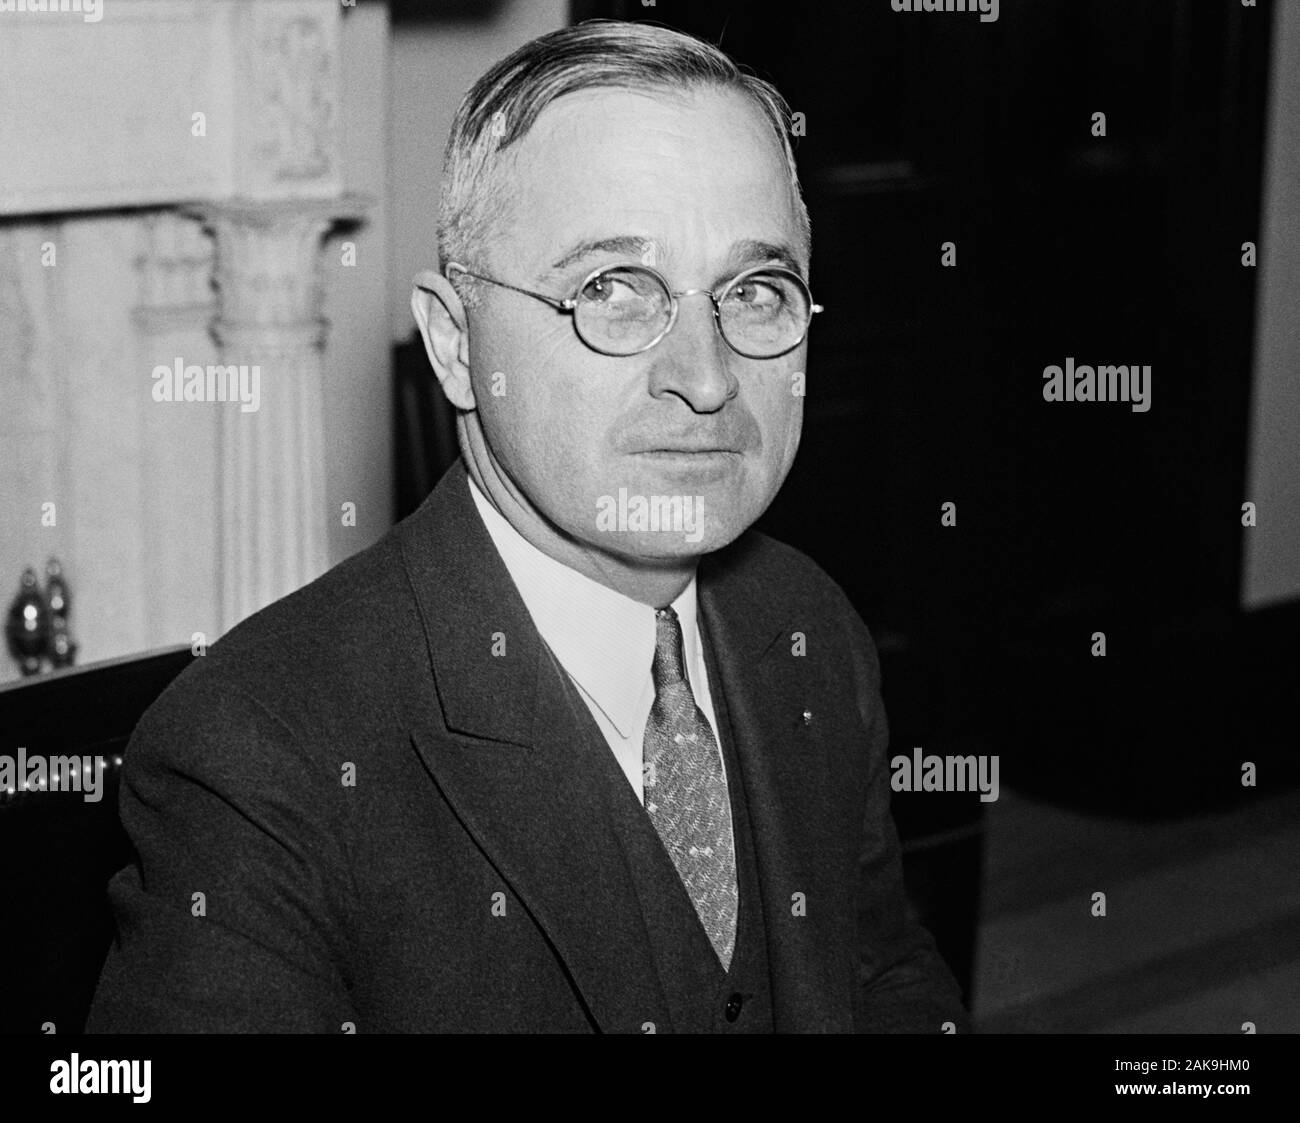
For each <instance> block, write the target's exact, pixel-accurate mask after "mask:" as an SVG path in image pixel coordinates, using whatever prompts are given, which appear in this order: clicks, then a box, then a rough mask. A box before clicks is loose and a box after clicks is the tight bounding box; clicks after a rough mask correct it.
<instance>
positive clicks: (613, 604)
mask: <svg viewBox="0 0 1300 1123" xmlns="http://www.w3.org/2000/svg"><path fill="white" fill-rule="evenodd" d="M787 116H788V110H787V108H786V106H785V104H784V102H783V101H782V100H781V99H780V96H779V95H778V94H777V93H776V92H775V90H773V89H772V88H771V87H770V86H767V85H766V84H764V83H761V82H759V81H757V80H756V79H753V78H750V77H746V76H744V75H742V74H741V73H740V72H739V71H738V70H737V69H736V68H735V67H734V66H733V64H732V63H731V62H730V61H729V60H728V59H727V58H726V57H725V56H724V55H722V54H721V53H720V52H718V51H716V50H715V49H713V48H712V47H709V46H707V45H706V44H703V43H700V42H697V41H696V40H694V39H691V38H689V37H687V36H683V35H680V34H677V33H675V32H671V31H667V30H664V29H659V28H652V27H646V26H642V25H636V24H606V23H589V24H583V25H580V26H578V27H576V28H569V29H566V30H564V31H560V32H557V33H555V34H552V35H549V36H546V37H544V38H542V39H540V40H536V41H534V42H532V43H530V44H527V45H526V46H525V47H523V48H521V49H520V50H519V51H518V52H516V53H515V54H514V55H512V56H511V57H510V58H508V59H506V60H504V61H503V62H502V63H500V64H498V65H497V66H496V67H494V68H493V69H492V70H491V71H489V73H488V74H486V75H485V76H484V77H483V78H482V79H481V80H480V81H479V82H478V83H477V84H476V85H475V87H474V88H473V89H472V90H471V91H470V92H469V94H468V95H467V97H466V99H465V102H464V104H463V105H462V106H461V109H460V111H459V113H458V115H457V117H456V120H455V122H454V124H453V129H452V136H451V139H450V141H449V144H448V152H447V162H446V171H445V176H444V188H443V198H442V204H441V210H440V215H439V240H440V250H441V252H442V254H443V261H444V272H443V273H441V274H435V273H427V274H422V275H421V277H420V278H419V279H418V280H417V287H416V291H415V293H414V295H413V308H414V311H415V316H416V320H417V322H418V324H419V327H420V330H421V332H422V334H423V337H424V340H425V343H426V347H427V351H428V355H429V358H430V362H431V364H432V367H433V369H434V371H435V373H436V375H437V377H438V379H439V381H440V383H441V386H442V388H443V391H444V392H445V394H446V396H447V398H448V400H449V401H450V402H451V404H452V405H453V406H454V407H455V408H456V411H457V425H458V436H459V440H460V446H461V452H462V457H461V460H460V461H459V462H458V463H457V464H456V465H455V466H454V467H453V468H452V469H451V471H450V472H448V473H447V475H446V476H445V477H444V478H443V480H442V481H441V482H440V483H439V484H438V486H437V487H436V489H435V490H434V492H433V493H432V494H431V495H430V496H429V498H428V499H427V500H426V501H425V503H424V504H423V505H422V506H421V507H420V509H419V510H418V511H417V512H416V513H415V514H413V515H412V516H411V517H410V518H408V519H407V520H405V521H404V522H403V523H401V524H400V525H399V526H398V527H396V528H395V529H394V530H393V531H392V532H390V533H389V534H388V535H387V536H386V537H384V538H383V539H382V540H381V541H380V542H378V543H377V544H376V545H375V546H373V547H371V548H370V549H368V550H366V551H364V552H363V553H361V554H358V555H357V556H355V557H353V558H351V559H350V560H348V561H346V562H344V563H343V564H342V565H339V566H337V567H336V568H335V569H333V570H331V571H330V572H329V573H327V574H325V575H324V576H323V577H321V578H320V579H319V580H317V581H315V582H313V583H312V584H310V585H308V586H307V587H306V588H304V589H301V590H299V591H298V592H296V593H294V594H293V595H291V596H289V597H286V598H284V599H283V600H281V601H279V602H277V603H276V604H274V605H271V606H270V607H269V608H267V609H265V610H264V611H262V612H260V613H258V614H257V615H255V616H253V617H252V618H250V619H249V620H247V621H245V622H244V623H243V624H241V625H240V626H238V627H237V628H235V629H233V630H232V631H231V632H230V634H229V635H228V636H226V637H225V638H224V639H222V640H221V641H220V642H218V643H217V644H216V645H214V647H213V648H212V649H211V651H210V653H209V654H208V655H207V657H206V658H204V659H202V660H198V661H197V662H196V664H195V665H194V666H193V667H191V668H190V669H189V670H188V671H187V672H186V673H185V674H183V675H182V676H181V677H180V678H179V679H178V680H177V681H176V683H174V684H173V686H172V687H171V688H170V689H169V690H168V691H167V692H166V693H165V694H164V695H163V696H162V698H160V699H159V701H158V702H157V703H156V704H155V705H154V707H153V708H152V709H151V710H150V711H149V712H148V714H147V715H146V716H145V718H144V719H143V721H142V722H141V725H140V727H139V729H138V730H137V732H136V734H135V736H134V738H133V740H132V743H131V745H130V747H129V749H128V753H127V759H126V765H125V771H124V787H123V792H122V799H121V808H122V816H123V820H124V823H125V825H126V828H127V830H128V832H129V833H130V835H131V838H132V840H133V842H134V843H135V846H136V849H137V852H138V860H137V861H136V863H135V864H134V865H132V866H130V867H128V868H127V869H126V870H124V871H123V872H122V873H120V874H119V875H118V876H117V877H116V878H115V879H114V881H113V883H112V885H111V896H112V901H113V904H114V907H115V909H116V912H117V916H118V922H119V936H118V939H117V941H116V943H115V945H114V947H113V949H112V951H111V952H110V955H109V959H108V962H107V964H106V966H105V969H104V973H103V976H102V978H101V981H100V986H99V990H98V992H97V995H96V999H95V1005H94V1008H93V1010H92V1014H91V1018H90V1026H89V1028H90V1029H92V1030H107V1031H113V1030H144V1031H172V1030H216V1031H230V1030H236V1031H238V1030H255V1031H318V1032H346V1031H348V1030H352V1029H354V1030H356V1031H357V1032H384V1031H479V1030H488V1031H506V1032H514V1031H525V1032H548V1031H554V1032H567V1031H572V1032H588V1031H607V1032H608V1031H613V1032H635V1033H645V1032H660V1033H663V1032H674V1031H675V1032H683V1031H685V1032H771V1031H842V1032H843V1031H854V1030H857V1031H868V1030H872V1031H915V1032H928V1033H939V1032H943V1031H944V1029H945V1028H948V1029H951V1028H954V1027H955V1028H958V1029H965V1028H967V1026H968V1021H967V1018H966V1014H965V1012H964V1011H963V1009H962V1005H961V1000H960V995H959V993H958V989H957V987H956V985H955V983H954V981H953V979H952V977H951V975H950V973H949V972H948V970H947V968H946V966H945V965H944V964H943V962H942V960H941V959H940V958H939V956H938V955H937V954H936V951H935V948H934V945H933V942H932V940H931V938H930V937H929V935H928V934H927V933H926V932H925V931H924V930H923V929H922V928H920V927H919V926H918V924H917V923H916V921H915V919H914V917H913V916H912V915H911V912H910V910H909V909H908V906H907V902H906V897H905V893H904V888H903V882H902V878H901V871H900V863H899V848H898V841H897V837H896V834H895V830H894V827H893V824H892V822H891V820H890V816H889V784H888V778H887V776H888V773H887V762H886V755H885V754H886V743H887V729H886V720H885V713H884V710H883V707H882V704H881V698H880V682H879V678H880V676H879V665H878V661H877V656H876V651H875V648H874V646H873V643H872V640H871V637H870V636H869V635H868V633H867V629H866V628H865V626H864V625H863V624H862V622H861V620H860V619H859V617H858V615H857V614H856V612H855V611H854V609H853V607H852V606H851V605H850V604H849V602H848V601H847V599H846V598H845V596H844V594H843V593H842V592H841V591H840V590H839V589H838V587H837V586H836V585H835V584H834V583H833V582H832V581H831V580H830V579H829V578H828V577H826V575H825V574H823V573H822V572H821V571H820V570H819V569H818V568H817V567H816V566H815V565H814V564H813V563H812V562H811V561H809V560H808V559H807V558H806V557H804V556H803V555H801V554H800V553H798V552H797V551H795V550H793V549H791V548H789V547H787V546H784V545H781V544H780V543H777V542H775V541H773V540H771V539H769V538H766V537H764V536H762V535H760V534H757V533H755V532H753V531H751V530H749V529H748V528H749V526H750V525H751V524H752V523H753V522H754V520H755V519H756V518H758V516H759V515H760V514H761V513H762V512H763V510H764V509H765V508H766V507H767V505H768V504H769V503H770V502H771V500H772V498H773V496H774V495H775V494H776V492H777V490H778V489H779V487H780V486H781V483H782V482H783V481H784V479H785V476H786V474H787V472H788V470H789V468H790V464H791V462H792V460H793V458H794V455H795V450H796V447H797V445H798V441H799V434H800V424H801V417H802V414H801V405H802V380H803V370H804V359H805V347H806V344H805V336H806V333H807V330H808V327H809V324H810V322H811V320H812V318H813V314H814V306H813V304H812V298H811V295H810V293H809V292H808V289H807V283H806V280H805V278H806V276H807V268H808V254H809V232H808V223H807V215H806V211H805V210H804V207H803V203H802V201H801V199H800V196H799V187H798V181H797V179H796V177H795V173H794V163H793V156H792V153H791V150H790V143H789V140H788V132H787ZM945 1023H952V1025H951V1026H946V1025H945Z"/></svg>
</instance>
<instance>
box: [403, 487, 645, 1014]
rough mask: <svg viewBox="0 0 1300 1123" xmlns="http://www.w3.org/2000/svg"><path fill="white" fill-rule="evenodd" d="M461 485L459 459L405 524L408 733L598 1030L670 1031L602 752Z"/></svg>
mask: <svg viewBox="0 0 1300 1123" xmlns="http://www.w3.org/2000/svg"><path fill="white" fill-rule="evenodd" d="M468 486H469V485H468V483H467V480H466V474H465V470H464V468H463V466H461V465H460V463H459V462H458V463H457V465H456V466H454V467H453V468H452V470H451V471H449V472H448V474H447V475H446V476H444V477H443V480H442V482H441V483H440V484H439V485H438V487H437V488H436V489H435V490H434V493H433V494H432V496H430V498H429V499H428V500H427V501H426V502H425V504H424V505H423V506H422V507H421V508H420V510H419V511H417V512H416V513H415V514H414V515H412V516H411V518H410V519H408V520H407V521H406V522H405V523H404V524H403V526H402V531H401V546H402V554H403V558H404V562H405V566H406V569H407V572H408V575H409V577H410V581H411V586H412V590H413V592H414V595H415V599H416V603H417V606H418V609H419V612H420V616H421V621H422V623H423V626H424V631H425V636H426V639H427V666H426V669H425V670H424V672H423V674H422V675H420V676H419V677H418V685H417V687H416V689H414V690H412V691H411V692H409V694H408V695H407V700H406V706H407V714H408V721H409V723H410V726H411V731H412V732H411V736H412V742H413V744H414V746H415V748H416V751H417V752H418V753H419V754H420V757H421V759H422V760H423V761H424V764H425V767H426V768H427V769H428V771H429V774H430V776H431V777H432V779H433V782H434V783H435V784H436V785H437V786H438V788H439V790H440V791H441V792H442V794H443V796H444V797H445V798H446V800H447V802H448V804H449V805H450V806H451V808H452V810H453V811H454V813H455V814H456V815H457V816H458V817H459V819H460V821H461V822H462V823H463V825H464V826H465V829H466V830H467V831H469V832H470V834H471V835H472V836H473V837H474V839H475V840H476V842H477V843H478V845H479V846H480V847H481V848H482V850H483V852H484V854H485V855H486V856H487V858H488V860H489V861H490V862H491V863H492V864H493V866H494V867H495V868H496V869H497V871H498V872H499V873H500V874H501V876H502V878H503V879H504V880H505V881H506V882H507V884H509V886H510V888H511V889H512V891H513V892H514V893H515V895H516V896H517V897H518V898H519V899H520V901H521V902H522V903H523V906H524V908H526V909H527V910H528V912H529V913H530V915H531V916H532V917H533V919H534V920H535V921H536V923H537V924H538V925H539V927H540V928H541V929H542V930H543V932H545V934H546V936H547V938H548V939H549V940H550V942H551V944H552V945H553V947H554V948H555V950H556V952H557V954H558V955H559V957H560V958H561V959H562V960H563V962H564V964H565V967H566V968H567V970H568V972H569V974H570V977H571V978H572V980H573V983H574V985H575V986H576V988H577V989H578V991H579V992H580V994H581V995H582V999H583V1001H584V1003H585V1004H586V1007H587V1010H588V1012H589V1014H590V1016H591V1018H592V1019H593V1020H594V1021H595V1023H596V1024H597V1025H598V1026H599V1028H600V1029H602V1030H605V1031H615V1032H618V1031H624V1032H641V1031H642V1027H643V1026H644V1025H645V1023H647V1022H653V1023H655V1026H656V1029H658V1030H660V1031H662V1030H663V1028H664V1027H669V1028H671V1018H670V1017H669V1013H668V1006H667V1003H666V1001H665V998H664V994H663V990H662V987H661V985H660V982H659V976H658V973H657V971H656V969H655V962H654V958H653V954H652V950H651V946H650V942H649V938H648V936H647V933H646V928H645V922H644V919H643V916H642V912H641V907H640V903H639V901H638V899H637V896H636V888H635V882H634V878H633V875H632V872H631V869H630V866H629V860H628V856H627V854H626V852H625V850H624V847H623V843H622V840H621V838H620V836H619V833H618V832H617V831H616V830H615V829H614V825H613V822H612V816H611V813H610V799H611V793H610V791H609V783H608V775H609V773H608V770H607V769H604V768H602V767H599V764H600V763H601V762H600V759H599V757H597V756H595V755H594V754H595V753H597V752H598V751H602V750H603V751H605V752H608V749H606V748H604V746H603V743H602V744H600V745H597V744H596V740H598V739H599V738H596V739H593V738H592V736H591V732H592V730H595V723H594V722H593V721H592V719H591V716H590V714H589V713H586V712H585V711H584V712H581V713H579V712H577V711H576V710H575V707H574V704H573V701H574V700H573V698H572V697H571V695H570V693H569V692H568V691H567V689H566V684H565V681H564V679H563V677H562V676H563V672H562V671H561V670H560V668H559V667H558V665H557V664H556V663H555V662H554V660H553V658H552V656H551V654H550V652H549V651H548V649H547V648H546V647H545V645H544V644H543V643H542V641H541V638H540V636H539V635H538V634H537V629H536V627H535V626H534V625H533V622H532V619H531V617H530V616H529V615H528V610H527V608H526V607H525V606H524V604H523V601H522V598H520V596H519V594H518V591H517V590H516V589H515V586H514V583H513V581H512V580H511V578H510V575H509V572H508V570H507V569H506V568H505V564H504V562H502V560H501V558H500V556H499V555H498V554H497V551H496V548H495V546H494V545H493V543H492V541H491V538H490V536H489V535H488V533H487V530H486V528H485V527H484V526H483V523H482V520H481V519H480V517H479V515H478V512H477V511H476V510H475V508H474V504H473V499H472V497H471V496H470V494H469V490H468ZM430 672H431V673H430ZM578 702H579V704H581V700H580V699H579V700H578ZM588 726H590V727H591V729H588V728H587V727H588ZM596 732H597V733H598V732H599V731H598V730H596Z"/></svg>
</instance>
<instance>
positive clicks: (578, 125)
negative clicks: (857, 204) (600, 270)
mask: <svg viewBox="0 0 1300 1123" xmlns="http://www.w3.org/2000/svg"><path fill="white" fill-rule="evenodd" d="M513 164H514V166H513V168H512V170H511V171H512V174H511V180H512V187H513V192H512V193H513V194H514V196H515V201H516V204H517V208H516V213H515V221H514V222H513V223H512V224H511V225H512V226H513V228H514V229H513V231H512V234H511V240H512V241H517V242H518V243H520V244H518V245H517V246H515V247H513V250H514V254H512V256H514V255H515V254H517V255H520V256H522V257H523V258H525V259H526V260H527V263H528V264H529V266H530V267H535V268H537V269H539V270H542V269H544V270H545V271H546V272H548V273H549V272H551V271H553V270H558V269H563V268H565V267H566V266H568V265H570V264H572V263H573V262H574V261H576V260H578V259H579V258H580V257H581V256H582V255H583V254H587V253H591V252H600V251H601V250H604V251H606V252H610V253H618V254H619V255H620V256H631V257H634V258H639V259H642V260H646V259H647V258H649V259H650V260H648V261H647V263H648V264H655V262H656V261H659V262H667V261H671V260H672V259H674V258H679V259H680V258H684V257H686V256H688V255H689V253H690V252H697V253H698V252H702V251H703V250H705V249H707V250H708V253H709V255H710V256H714V255H716V254H718V253H726V254H729V255H732V256H735V257H737V258H745V259H749V258H752V257H754V256H756V255H757V256H763V257H770V258H775V259H778V260H782V259H785V258H792V259H798V258H801V257H802V256H803V255H802V253H801V252H800V251H799V248H798V247H796V246H795V245H793V244H792V243H795V242H797V241H798V237H797V227H798V221H797V215H796V211H795V200H794V196H793V192H792V189H791V184H790V177H789V169H788V166H787V164H786V162H785V158H784V154H783V152H782V149H781V145H780V142H779V140H778V138H777V137H776V136H775V135H774V133H773V131H772V127H771V125H770V123H769V122H768V121H767V120H766V119H765V117H764V115H763V113H762V111H761V110H760V109H759V108H758V107H757V106H756V105H754V104H753V102H752V100H751V99H749V98H748V97H746V96H745V95H744V94H741V93H739V92H737V91H734V90H724V89H716V88H704V89H699V90H694V91H686V92H684V93H682V94H677V93H675V92H672V91H665V92H664V93H662V94H661V93H657V92H649V91H639V90H625V89H621V88H616V89H594V90H584V91H580V92H578V93H574V94H569V95H566V96H565V97H563V98H560V99H558V100H557V101H556V102H554V103H553V104H552V105H550V106H548V107H547V108H546V109H545V110H543V112H542V113H541V114H539V116H538V119H537V121H536V123H535V124H534V126H533V128H532V129H531V130H530V131H529V133H528V134H527V135H526V136H525V137H524V138H523V139H522V140H521V141H520V142H519V148H518V151H517V153H516V159H515V160H514V161H513ZM764 247H767V248H769V249H772V251H773V252H768V253H764V252H763V250H764ZM508 252H510V251H508Z"/></svg>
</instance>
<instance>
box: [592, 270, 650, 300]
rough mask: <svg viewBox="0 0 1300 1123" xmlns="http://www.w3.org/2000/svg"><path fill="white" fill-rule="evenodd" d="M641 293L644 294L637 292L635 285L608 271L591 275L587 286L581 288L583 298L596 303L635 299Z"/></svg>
mask: <svg viewBox="0 0 1300 1123" xmlns="http://www.w3.org/2000/svg"><path fill="white" fill-rule="evenodd" d="M642 295H644V294H642V293H640V292H638V291H637V287H636V286H635V285H634V284H632V283H631V282H630V281H629V280H627V279H626V278H624V277H618V276H614V275H612V274H609V273H605V274H603V275H601V276H599V277H593V278H592V279H591V280H590V281H588V282H587V287H586V288H584V289H583V290H582V299H583V300H590V301H593V302H595V303H597V304H607V303H609V302H610V301H618V300H635V299H637V298H638V297H641V296H642Z"/></svg>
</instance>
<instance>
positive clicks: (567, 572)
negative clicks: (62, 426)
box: [469, 477, 726, 804]
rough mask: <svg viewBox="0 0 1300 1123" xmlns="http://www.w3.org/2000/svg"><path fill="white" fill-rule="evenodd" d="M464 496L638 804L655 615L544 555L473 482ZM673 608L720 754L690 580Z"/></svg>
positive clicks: (688, 664)
mask: <svg viewBox="0 0 1300 1123" xmlns="http://www.w3.org/2000/svg"><path fill="white" fill-rule="evenodd" d="M469 490H470V494H471V495H473V497H474V505H475V506H476V507H477V508H478V512H479V515H480V516H481V517H482V519H483V525H484V526H486V527H487V531H488V534H490V535H491V536H492V541H493V542H494V543H495V545H496V548H497V552H498V553H499V554H500V555H501V560H502V561H504V562H505V564H506V569H508V570H509V571H510V576H511V577H512V578H513V580H514V583H515V587H516V588H517V589H518V590H519V595H520V596H521V597H522V598H523V601H524V605H525V606H526V607H527V609H528V612H529V615H530V616H532V618H533V623H534V624H535V625H536V626H537V630H538V632H539V633H541V637H542V639H543V640H544V641H545V643H546V645H547V646H548V647H549V648H550V649H551V651H552V652H553V653H554V655H555V658H556V659H557V660H558V661H559V664H560V666H561V667H563V668H564V670H565V672H566V673H567V674H568V676H569V678H570V679H571V680H572V681H573V683H574V685H575V686H577V688H578V692H579V693H580V694H581V695H582V698H583V701H585V702H586V703H587V708H588V709H589V710H591V716H592V717H593V718H595V719H596V724H597V725H598V726H600V731H601V733H603V734H604V735H605V740H606V741H607V742H608V743H609V747H610V750H611V751H612V752H613V753H614V758H615V759H616V760H617V761H618V763H619V766H620V767H621V768H622V769H623V774H624V775H625V776H626V777H627V781H628V783H629V784H631V785H632V790H633V791H634V792H636V797H637V799H639V800H640V801H641V802H642V803H643V804H644V803H645V788H644V783H643V778H642V760H641V757H642V747H643V742H644V739H645V727H646V722H647V721H648V720H649V717H650V707H651V705H652V704H653V702H654V698H655V689H654V680H653V679H652V678H651V677H650V667H651V664H652V663H653V662H654V653H655V610H654V609H653V608H651V607H650V606H649V605H648V604H642V603H641V602H640V601H634V600H632V599H631V598H630V597H625V596H624V595H623V594H622V593H616V592H615V591H614V590H613V589H610V588H607V587H606V586H604V585H602V584H600V583H599V582H597V581H593V580H592V579H591V578H590V577H586V576H584V575H583V574H581V573H579V572H578V571H577V570H576V569H570V568H569V567H568V566H567V565H564V564H562V563H561V562H558V561H556V560H555V559H554V558H552V557H549V556H548V555H546V554H544V553H542V551H541V550H539V549H538V548H537V547H536V546H534V545H533V544H532V543H531V542H529V541H528V539H526V538H525V537H524V536H523V535H522V534H520V533H519V531H517V530H516V529H515V528H514V527H513V526H511V525H510V523H509V522H508V521H507V520H506V518H505V516H503V515H502V514H501V512H500V511H498V510H497V509H496V508H495V507H493V506H492V504H491V503H489V502H488V500H487V498H486V497H485V496H484V495H483V493H482V491H480V490H479V487H478V485H477V484H476V483H475V482H474V480H473V478H472V477H471V478H470V479H469ZM672 607H673V609H674V611H676V613H677V618H678V620H680V621H681V626H682V642H683V644H684V646H685V649H686V652H685V654H686V677H687V681H688V682H689V683H690V687H691V692H692V693H693V694H694V695H695V702H696V704H697V705H698V706H699V707H700V710H701V712H703V714H704V716H705V718H706V719H707V720H708V723H709V727H710V728H711V729H712V730H713V739H714V741H716V742H717V744H718V746H719V752H721V745H722V742H721V741H720V740H719V739H718V722H717V719H716V718H715V716H714V713H713V699H712V697H711V695H710V693H709V680H708V674H707V673H706V671H705V668H704V650H703V641H702V639H701V637H700V631H699V627H698V624H697V622H696V598H695V578H694V577H692V578H691V583H690V584H689V585H687V586H686V588H685V589H684V590H682V593H681V595H680V596H679V597H678V598H677V599H676V600H675V601H673V603H672ZM725 776H726V762H725V760H724V761H723V777H724V779H725Z"/></svg>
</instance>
